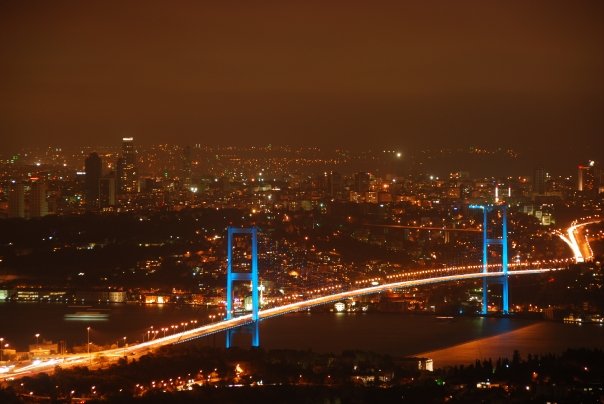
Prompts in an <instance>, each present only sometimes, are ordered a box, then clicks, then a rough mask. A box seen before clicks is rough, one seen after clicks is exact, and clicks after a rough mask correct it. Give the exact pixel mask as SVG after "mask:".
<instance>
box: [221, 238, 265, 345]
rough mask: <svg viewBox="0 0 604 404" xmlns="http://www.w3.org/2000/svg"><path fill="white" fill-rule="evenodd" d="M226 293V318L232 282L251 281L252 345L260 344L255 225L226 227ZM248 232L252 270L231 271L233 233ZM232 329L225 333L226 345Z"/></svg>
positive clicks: (230, 305)
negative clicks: (250, 238) (250, 239)
mask: <svg viewBox="0 0 604 404" xmlns="http://www.w3.org/2000/svg"><path fill="white" fill-rule="evenodd" d="M227 233H228V237H227V292H226V293H227V295H226V319H227V320H230V319H231V318H233V282H235V281H251V282H252V322H253V324H252V346H253V347H258V346H259V345H260V333H259V330H258V309H259V306H260V302H259V299H258V237H257V235H258V229H257V228H256V227H248V228H238V227H228V229H227ZM235 234H250V235H251V237H252V265H251V266H252V270H251V271H250V272H233V235H235ZM233 332H234V330H228V331H227V334H226V347H227V348H230V347H231V345H232V338H233Z"/></svg>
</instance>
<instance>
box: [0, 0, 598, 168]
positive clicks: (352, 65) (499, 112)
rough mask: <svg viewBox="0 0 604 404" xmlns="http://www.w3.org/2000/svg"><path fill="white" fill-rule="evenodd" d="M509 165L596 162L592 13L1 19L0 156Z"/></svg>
mask: <svg viewBox="0 0 604 404" xmlns="http://www.w3.org/2000/svg"><path fill="white" fill-rule="evenodd" d="M124 135H129V136H135V138H136V141H137V143H141V144H152V143H159V142H169V143H179V144H194V143H205V144H222V145H236V144H245V145H251V144H256V145H265V144H268V143H272V144H293V145H318V146H326V147H348V148H351V149H356V150H362V149H368V148H373V149H379V148H380V147H382V146H392V147H397V148H400V149H401V150H413V149H417V148H425V147H430V148H438V147H441V146H447V147H449V146H455V145H460V146H469V145H484V146H503V147H513V148H516V149H518V150H520V151H521V152H523V153H525V154H530V153H532V154H534V156H535V158H536V159H538V160H547V161H549V162H550V164H551V163H552V162H557V161H560V162H564V163H566V162H571V161H574V162H575V163H576V160H579V159H583V160H585V159H587V158H595V159H600V160H603V159H604V2H602V1H599V0H594V1H552V0H544V1H484V0H477V1H448V0H447V1H445V0H443V1H413V2H412V1H403V0H395V1H329V2H328V1H309V0H305V1H285V0H282V1H238V2H236V1H212V2H210V1H190V2H189V1H174V2H173V1H165V2H156V1H139V2H126V1H115V2H113V1H77V2H76V1H73V2H59V1H8V0H6V1H2V2H1V3H0V150H3V151H12V150H16V149H18V148H20V147H22V146H29V145H40V146H46V145H50V144H52V145H54V144H58V145H63V146H80V145H112V144H115V145H118V144H119V141H120V138H121V137H122V136H124Z"/></svg>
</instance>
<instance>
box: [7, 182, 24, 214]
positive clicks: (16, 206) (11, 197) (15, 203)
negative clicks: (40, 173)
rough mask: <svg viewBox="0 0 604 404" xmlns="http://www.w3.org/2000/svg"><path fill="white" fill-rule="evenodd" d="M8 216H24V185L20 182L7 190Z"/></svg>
mask: <svg viewBox="0 0 604 404" xmlns="http://www.w3.org/2000/svg"><path fill="white" fill-rule="evenodd" d="M8 217H25V186H24V185H23V184H21V183H18V184H14V185H13V186H12V187H11V189H10V190H9V192H8Z"/></svg>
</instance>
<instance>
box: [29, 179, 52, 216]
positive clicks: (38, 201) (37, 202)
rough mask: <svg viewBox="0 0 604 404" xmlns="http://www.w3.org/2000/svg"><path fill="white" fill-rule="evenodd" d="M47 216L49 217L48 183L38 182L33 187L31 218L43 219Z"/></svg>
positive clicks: (30, 204)
mask: <svg viewBox="0 0 604 404" xmlns="http://www.w3.org/2000/svg"><path fill="white" fill-rule="evenodd" d="M46 215H48V203H46V183H45V182H42V181H36V182H34V183H33V184H32V186H31V193H30V199H29V217H42V216H46Z"/></svg>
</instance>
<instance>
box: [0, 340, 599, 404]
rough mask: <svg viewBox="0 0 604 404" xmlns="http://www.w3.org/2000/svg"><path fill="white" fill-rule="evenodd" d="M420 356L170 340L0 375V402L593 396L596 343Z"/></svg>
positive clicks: (596, 394) (595, 390)
mask: <svg viewBox="0 0 604 404" xmlns="http://www.w3.org/2000/svg"><path fill="white" fill-rule="evenodd" d="M422 364H424V365H425V361H422V360H421V359H420V358H395V357H391V356H388V355H380V354H375V353H371V352H361V351H344V352H342V353H341V354H338V355H336V354H319V353H315V352H312V351H294V350H271V351H264V350H262V349H251V350H242V349H237V348H234V349H230V350H224V349H213V348H208V347H200V346H196V345H188V346H173V347H167V348H164V349H162V350H160V351H159V352H157V353H153V354H148V355H145V356H143V357H141V358H140V360H138V361H133V362H130V363H127V362H126V360H125V359H122V360H121V361H120V363H119V364H117V365H112V366H110V367H106V368H101V369H88V368H86V367H80V368H75V369H61V368H59V367H57V368H56V370H55V372H54V373H53V374H52V375H47V374H42V375H38V376H35V377H27V378H24V379H21V380H15V381H7V382H4V384H3V386H2V389H0V402H2V403H19V402H74V401H75V402H80V401H82V402H118V403H119V402H136V403H164V402H165V403H167V402H220V403H238V402H288V403H315V402H325V403H364V402H401V401H403V402H423V403H440V402H447V401H448V402H498V401H505V402H543V401H552V402H594V401H595V402H598V401H599V400H602V399H604V390H603V389H604V352H603V351H601V350H587V349H579V350H567V351H566V352H564V353H563V354H561V355H546V356H533V355H528V356H527V357H525V358H523V357H521V355H520V354H519V353H518V352H515V354H514V356H513V358H511V359H504V358H497V359H486V360H482V361H481V360H477V361H476V362H475V363H474V364H471V365H469V366H456V367H449V368H443V369H437V370H436V371H434V372H430V371H428V370H421V369H420V366H421V365H422Z"/></svg>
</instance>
